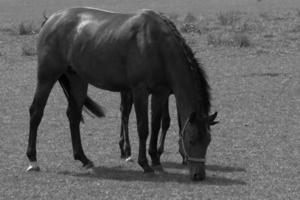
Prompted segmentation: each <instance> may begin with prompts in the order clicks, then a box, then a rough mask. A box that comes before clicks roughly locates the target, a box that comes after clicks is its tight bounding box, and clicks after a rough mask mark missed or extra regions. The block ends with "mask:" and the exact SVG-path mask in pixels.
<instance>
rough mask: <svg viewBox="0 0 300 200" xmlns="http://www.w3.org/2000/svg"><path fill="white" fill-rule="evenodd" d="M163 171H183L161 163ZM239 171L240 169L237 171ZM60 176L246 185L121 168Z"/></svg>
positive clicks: (70, 172) (172, 165)
mask: <svg viewBox="0 0 300 200" xmlns="http://www.w3.org/2000/svg"><path fill="white" fill-rule="evenodd" d="M163 166H164V168H165V169H168V168H172V167H173V168H177V169H184V166H182V165H180V164H176V163H163ZM208 170H216V171H218V170H224V171H228V170H229V171H235V170H236V168H229V167H220V166H216V165H213V166H209V168H208ZM238 170H241V169H238ZM58 173H59V174H62V175H68V176H75V177H85V178H97V179H109V180H118V181H144V182H178V183H185V184H195V183H196V184H197V183H199V184H204V185H221V186H230V185H247V183H246V182H245V181H243V180H240V179H230V178H225V177H220V176H208V177H207V178H206V180H205V181H201V182H192V181H191V180H190V179H189V176H188V175H187V174H183V173H182V174H181V173H174V172H168V171H164V172H156V173H151V174H144V173H143V172H142V171H141V170H131V169H126V168H124V167H122V166H116V167H104V166H99V167H95V168H94V169H93V170H91V171H88V172H75V171H60V172H58Z"/></svg>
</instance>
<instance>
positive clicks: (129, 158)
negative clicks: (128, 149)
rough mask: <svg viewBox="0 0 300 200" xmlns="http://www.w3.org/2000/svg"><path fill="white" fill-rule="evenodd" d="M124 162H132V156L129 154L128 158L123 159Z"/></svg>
mask: <svg viewBox="0 0 300 200" xmlns="http://www.w3.org/2000/svg"><path fill="white" fill-rule="evenodd" d="M125 161H126V162H133V161H134V160H133V158H132V157H131V156H129V157H128V158H126V159H125Z"/></svg>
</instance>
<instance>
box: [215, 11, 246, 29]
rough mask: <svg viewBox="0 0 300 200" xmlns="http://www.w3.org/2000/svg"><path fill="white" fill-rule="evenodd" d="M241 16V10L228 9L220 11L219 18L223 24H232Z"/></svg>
mask: <svg viewBox="0 0 300 200" xmlns="http://www.w3.org/2000/svg"><path fill="white" fill-rule="evenodd" d="M240 18H241V12H237V11H226V12H219V13H218V15H217V19H218V21H219V23H220V24H221V25H223V26H230V25H233V24H235V23H236V22H237V21H239V20H240Z"/></svg>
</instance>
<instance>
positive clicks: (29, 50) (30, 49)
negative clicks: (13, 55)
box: [22, 43, 36, 56]
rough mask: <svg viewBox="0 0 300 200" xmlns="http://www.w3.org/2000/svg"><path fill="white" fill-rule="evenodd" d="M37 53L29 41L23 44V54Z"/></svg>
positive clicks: (31, 54) (32, 54)
mask: <svg viewBox="0 0 300 200" xmlns="http://www.w3.org/2000/svg"><path fill="white" fill-rule="evenodd" d="M35 55H36V49H35V48H34V47H33V46H32V45H31V44H28V43H25V44H24V45H23V46H22V56H35Z"/></svg>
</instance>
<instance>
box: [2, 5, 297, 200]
mask: <svg viewBox="0 0 300 200" xmlns="http://www.w3.org/2000/svg"><path fill="white" fill-rule="evenodd" d="M224 2H225V1H221V0H213V1H204V0H189V1H185V3H184V4H183V3H182V1H179V0H175V1H172V2H171V1H170V0H169V1H168V0H167V1H162V0H151V1H138V0H132V1H121V0H113V1H108V0H103V1H101V3H99V1H92V0H88V1H78V0H77V1H71V0H69V1H63V3H62V1H58V0H52V1H49V0H39V1H38V0H26V1H25V0H23V1H21V0H10V1H8V0H6V1H5V0H4V1H1V2H0V27H1V28H0V77H1V78H0V85H1V89H0V103H1V107H0V158H1V162H0V199H299V198H300V193H299V191H300V181H299V180H300V171H299V169H300V167H299V166H300V163H299V162H300V154H299V149H300V148H299V144H300V137H299V135H300V123H299V122H300V3H299V1H298V0H285V1H283V0H282V1H280V0H273V1H271V0H262V1H255V0H252V1H246V0H239V1H238V0H232V1H226V2H227V3H226V4H225V3H224ZM75 5H89V6H96V7H98V8H103V9H108V10H115V11H123V12H129V11H130V12H133V11H134V10H136V9H138V8H152V9H155V10H159V11H163V12H165V13H168V14H169V15H170V16H172V19H173V20H174V21H175V22H176V24H177V25H178V27H179V28H180V30H181V32H182V34H183V35H184V37H185V38H186V40H187V42H188V44H189V45H191V47H192V48H193V50H194V51H195V52H196V56H197V58H199V59H200V60H201V62H202V63H203V64H204V67H205V70H206V71H207V73H208V77H209V83H210V85H211V88H212V96H213V101H212V104H213V108H212V110H213V111H215V110H216V111H218V112H219V116H218V119H219V121H220V124H218V125H216V126H215V127H213V128H212V143H211V144H210V146H209V149H208V154H207V179H206V180H205V181H203V182H196V183H194V182H191V181H190V180H189V177H188V176H187V171H186V169H185V168H184V167H183V166H182V165H181V164H180V162H181V158H180V156H179V153H178V152H177V150H178V145H177V140H178V126H177V124H176V122H177V120H176V109H175V101H174V98H173V97H172V98H171V99H170V102H171V105H170V107H171V109H170V111H171V115H172V124H171V128H170V130H169V132H168V135H167V139H166V149H165V151H166V152H165V153H164V154H163V156H162V164H163V166H164V168H165V171H166V172H165V173H159V174H155V175H152V176H149V175H144V174H143V172H142V169H141V168H140V167H139V166H138V164H137V163H136V162H133V163H126V162H125V161H122V160H121V159H120V158H119V154H120V153H119V149H118V140H119V129H120V114H119V103H120V97H119V94H118V93H112V92H108V91H103V90H99V89H96V88H93V87H90V89H89V94H90V96H91V97H93V99H95V100H97V102H99V103H101V105H103V106H104V107H105V108H106V113H107V117H106V118H103V119H93V118H91V117H90V116H89V115H86V114H84V117H85V121H86V123H85V124H83V125H82V128H81V130H82V140H83V146H84V149H85V151H86V154H87V155H88V156H89V157H90V158H91V159H92V160H93V161H94V162H95V165H96V169H95V172H93V173H92V172H87V171H85V170H83V169H81V165H80V163H78V162H75V161H74V160H73V158H72V149H71V140H70V132H69V127H68V121H67V118H66V115H65V110H66V104H67V102H66V99H65V97H64V95H63V92H62V90H61V88H60V87H59V86H58V85H56V86H55V87H54V89H53V91H52V93H51V95H50V98H49V100H48V104H47V107H46V110H45V115H44V118H43V121H42V123H41V125H40V128H39V132H38V145H37V151H38V160H39V163H40V166H41V168H42V170H41V172H37V173H35V172H33V173H28V172H25V169H26V167H27V166H28V160H27V158H26V156H25V151H26V145H27V138H28V123H29V113H28V107H29V105H30V103H31V101H32V97H33V93H34V89H35V84H36V57H35V55H34V54H35V52H34V43H35V41H36V38H37V35H36V34H25V35H20V32H19V29H18V27H19V26H18V25H19V24H20V22H30V21H33V23H34V24H36V26H38V24H39V23H40V22H41V21H42V17H41V16H42V12H43V10H46V13H47V15H50V13H51V12H53V11H55V10H58V9H61V8H63V7H69V6H75ZM297 8H298V9H297ZM188 13H189V14H188ZM188 15H189V16H196V20H191V21H192V22H188V20H187V17H186V16H188ZM222 19H225V20H222ZM240 35H242V36H243V37H237V36H240ZM244 37H246V39H247V40H244V39H243V38H244ZM237 38H242V39H241V40H240V39H237ZM241 41H246V43H245V42H244V43H245V44H248V45H241V44H244V43H242V42H241ZM28 46H29V47H30V48H33V53H32V54H33V55H31V53H30V52H29V53H28V50H26V48H24V47H28ZM26 52H27V53H26ZM135 122H136V120H135V115H134V113H133V114H132V116H131V119H130V137H131V141H132V148H133V157H134V159H135V161H136V158H137V148H138V146H137V133H136V123H135Z"/></svg>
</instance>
